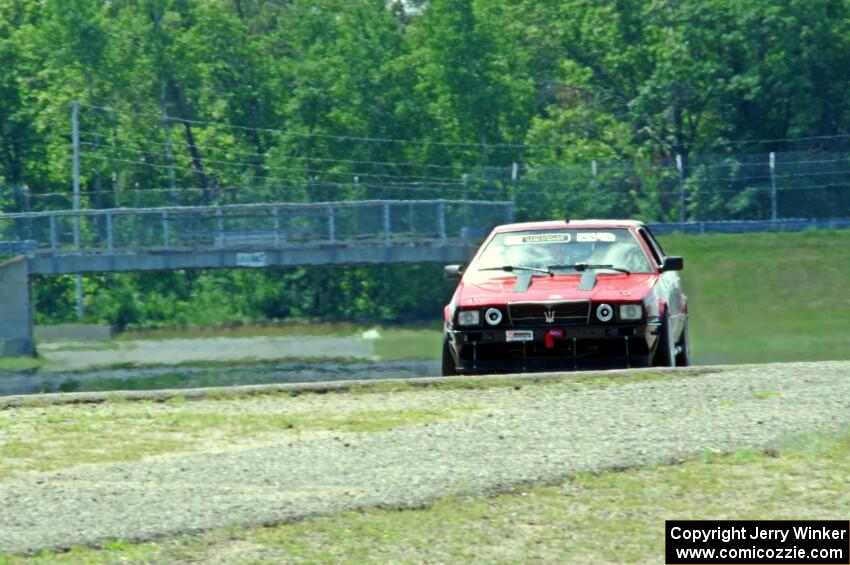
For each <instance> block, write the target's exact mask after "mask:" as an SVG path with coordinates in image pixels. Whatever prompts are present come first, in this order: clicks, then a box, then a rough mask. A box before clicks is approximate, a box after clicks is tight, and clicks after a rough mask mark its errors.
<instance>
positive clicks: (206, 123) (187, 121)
mask: <svg viewBox="0 0 850 565" xmlns="http://www.w3.org/2000/svg"><path fill="white" fill-rule="evenodd" d="M80 106H83V107H86V108H91V109H94V110H99V111H103V112H110V113H116V114H126V115H130V116H138V117H147V118H156V119H158V120H162V119H163V117H162V115H160V114H151V113H146V112H133V111H127V110H124V111H120V110H117V109H115V108H111V107H109V106H96V105H94V104H85V103H82V102H81V103H80ZM166 119H167V120H168V121H169V122H177V123H183V124H190V125H198V126H213V127H224V128H231V129H238V130H243V131H253V132H263V133H273V134H282V135H291V136H295V137H304V138H319V139H335V140H338V141H364V142H368V143H400V144H411V145H435V146H443V147H470V148H477V149H478V150H481V149H482V148H483V147H485V146H486V147H488V148H513V149H523V148H527V147H532V146H531V145H528V144H525V143H486V144H484V143H461V142H454V141H425V140H417V139H399V138H392V137H366V136H356V135H332V134H325V133H305V132H297V131H292V130H282V129H275V128H256V127H248V126H240V125H236V124H228V123H225V122H212V121H205V120H190V119H187V118H178V117H174V116H168V117H167V118H166ZM533 147H554V148H563V149H566V148H569V147H570V146H569V145H555V144H552V145H545V144H537V145H534V146H533Z"/></svg>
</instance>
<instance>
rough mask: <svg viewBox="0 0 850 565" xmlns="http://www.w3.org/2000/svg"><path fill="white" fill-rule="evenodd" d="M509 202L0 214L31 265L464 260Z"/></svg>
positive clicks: (4, 240) (71, 269) (70, 268)
mask: <svg viewBox="0 0 850 565" xmlns="http://www.w3.org/2000/svg"><path fill="white" fill-rule="evenodd" d="M512 219H513V203H511V202H487V201H470V200H403V201H402V200H373V201H358V202H323V203H309V204H291V203H276V204H242V205H225V206H203V207H173V208H116V209H108V210H62V211H52V212H30V213H20V214H7V215H3V216H0V252H2V247H3V246H5V247H6V248H7V251H11V250H14V251H17V252H18V253H20V254H25V255H27V257H28V263H29V272H30V274H33V275H44V274H72V273H92V272H121V271H150V270H163V269H213V268H232V267H290V266H292V267H294V266H304V265H324V264H362V263H420V262H428V261H460V260H465V259H467V258H468V257H469V253H470V252H471V251H472V249H473V247H474V246H475V244H476V243H477V242H478V241H480V239H481V238H482V237H483V236H484V235H486V233H487V231H488V230H489V229H490V228H492V227H493V226H495V225H498V224H503V223H506V222H510V221H512Z"/></svg>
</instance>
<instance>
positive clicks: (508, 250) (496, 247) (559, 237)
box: [469, 228, 654, 278]
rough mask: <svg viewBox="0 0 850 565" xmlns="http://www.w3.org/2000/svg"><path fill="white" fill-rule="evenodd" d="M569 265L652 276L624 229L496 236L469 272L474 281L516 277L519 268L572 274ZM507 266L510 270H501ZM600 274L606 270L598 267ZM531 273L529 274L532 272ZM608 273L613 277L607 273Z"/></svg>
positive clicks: (564, 230)
mask: <svg viewBox="0 0 850 565" xmlns="http://www.w3.org/2000/svg"><path fill="white" fill-rule="evenodd" d="M569 265H578V266H579V269H581V268H582V267H583V266H585V265H590V266H594V265H595V266H603V265H604V266H609V267H613V268H616V269H625V270H627V271H629V272H630V273H652V272H654V271H653V269H652V265H651V263H650V262H649V259H648V258H647V256H646V253H645V252H644V250H643V248H642V247H641V246H640V244H639V243H638V241H637V239H636V238H635V237H634V235H633V234H632V233H631V232H630V231H629V230H627V229H624V228H615V229H599V228H593V229H591V228H586V229H556V230H533V231H532V230H528V231H515V232H505V233H499V234H496V236H495V237H493V239H492V240H491V241H490V243H489V244H488V245H487V247H486V248H485V249H484V251H483V252H482V253H481V255H480V257H479V258H478V260H477V261H476V262H475V264H473V265H472V268H471V269H470V270H469V272H470V273H474V276H475V277H476V278H492V277H504V276H516V274H517V273H518V272H519V269H518V268H520V267H526V268H533V269H544V270H545V269H551V270H552V271H554V272H555V273H556V274H557V273H562V272H563V273H569V272H575V271H577V270H579V269H571V268H569V267H568V266H569ZM502 267H511V268H513V269H514V270H510V269H509V270H507V271H506V270H503V269H502ZM598 268H599V270H600V271H602V272H604V271H606V270H607V269H605V268H601V267H598ZM532 272H533V271H532ZM610 272H611V273H612V274H616V273H615V272H613V271H610Z"/></svg>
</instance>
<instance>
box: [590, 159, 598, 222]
mask: <svg viewBox="0 0 850 565" xmlns="http://www.w3.org/2000/svg"><path fill="white" fill-rule="evenodd" d="M597 173H598V165H597V164H596V159H594V160H593V161H591V162H590V174H591V176H592V177H593V214H594V216H596V215H597V214H598V213H599V183H597V182H596V175H597Z"/></svg>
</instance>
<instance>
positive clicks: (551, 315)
mask: <svg viewBox="0 0 850 565" xmlns="http://www.w3.org/2000/svg"><path fill="white" fill-rule="evenodd" d="M543 319H544V320H546V323H547V324H553V323H554V322H555V311H554V310H544V312H543Z"/></svg>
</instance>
